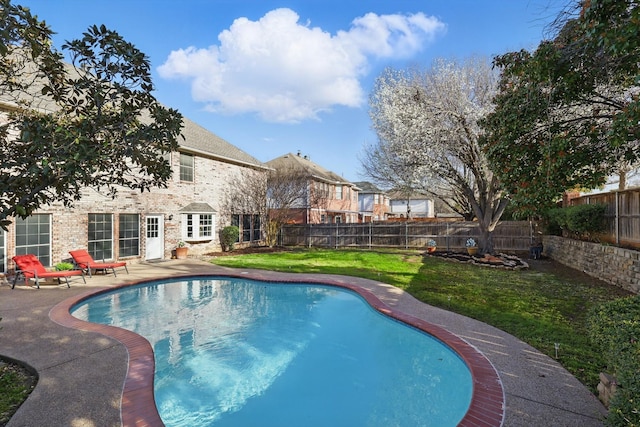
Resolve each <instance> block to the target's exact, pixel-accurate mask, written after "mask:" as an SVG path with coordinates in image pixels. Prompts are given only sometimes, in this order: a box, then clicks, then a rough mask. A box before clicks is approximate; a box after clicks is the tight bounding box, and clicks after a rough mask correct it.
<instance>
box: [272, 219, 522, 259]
mask: <svg viewBox="0 0 640 427" xmlns="http://www.w3.org/2000/svg"><path fill="white" fill-rule="evenodd" d="M479 234H480V232H479V230H478V224H477V223H476V222H472V221H456V222H450V221H443V222H411V221H405V222H391V223H387V222H379V223H378V222H373V223H364V224H306V225H286V226H284V227H283V228H282V230H281V232H280V245H282V246H306V247H323V248H335V249H337V248H361V249H374V248H377V247H385V248H402V249H424V248H426V247H427V246H428V242H429V240H434V241H435V242H436V247H437V250H439V251H465V242H466V241H467V239H468V238H469V237H473V238H474V239H475V240H476V241H478V240H479ZM493 241H494V245H495V249H496V251H498V252H525V251H526V252H528V251H529V249H530V247H531V244H532V241H533V237H532V226H531V224H530V223H529V222H527V221H505V222H502V223H501V224H499V225H498V227H496V230H495V231H494V233H493Z"/></svg>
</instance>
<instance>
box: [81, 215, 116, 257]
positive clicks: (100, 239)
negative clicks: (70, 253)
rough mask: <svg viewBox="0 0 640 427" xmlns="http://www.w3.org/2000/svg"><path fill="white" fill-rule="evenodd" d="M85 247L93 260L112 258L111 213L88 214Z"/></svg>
mask: <svg viewBox="0 0 640 427" xmlns="http://www.w3.org/2000/svg"><path fill="white" fill-rule="evenodd" d="M87 249H88V252H89V253H90V254H91V256H92V257H93V258H94V259H95V260H103V259H104V260H107V259H113V215H111V214H89V227H88V235H87Z"/></svg>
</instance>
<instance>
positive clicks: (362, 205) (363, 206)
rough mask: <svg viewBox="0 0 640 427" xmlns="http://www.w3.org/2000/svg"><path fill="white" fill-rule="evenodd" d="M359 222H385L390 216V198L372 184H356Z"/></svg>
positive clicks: (364, 182)
mask: <svg viewBox="0 0 640 427" xmlns="http://www.w3.org/2000/svg"><path fill="white" fill-rule="evenodd" d="M355 185H356V186H357V187H358V188H359V189H360V191H359V192H358V210H359V211H360V214H359V222H372V221H384V220H386V219H387V218H388V216H389V210H390V208H389V203H390V199H389V196H388V195H387V193H386V192H385V191H382V190H380V189H379V188H378V187H376V186H375V185H373V184H372V183H370V182H366V181H363V182H356V183H355Z"/></svg>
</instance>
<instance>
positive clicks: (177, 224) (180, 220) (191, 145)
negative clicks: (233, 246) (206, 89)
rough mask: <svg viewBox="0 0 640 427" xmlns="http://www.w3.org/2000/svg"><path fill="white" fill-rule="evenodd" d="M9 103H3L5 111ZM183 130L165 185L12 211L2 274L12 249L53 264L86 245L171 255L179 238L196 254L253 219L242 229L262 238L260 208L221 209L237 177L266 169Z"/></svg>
mask: <svg viewBox="0 0 640 427" xmlns="http://www.w3.org/2000/svg"><path fill="white" fill-rule="evenodd" d="M3 107H4V108H3ZM8 108H11V105H7V104H2V103H1V102H0V113H1V111H2V110H7V109H8ZM182 133H183V136H184V139H181V138H180V139H179V142H180V148H179V151H178V152H173V153H171V155H170V159H169V161H170V164H171V165H172V170H173V176H172V178H171V179H170V181H169V182H168V183H167V184H168V185H167V188H156V189H152V191H151V192H144V193H140V192H138V191H132V190H129V189H120V191H119V192H118V195H117V197H116V198H115V199H112V198H111V197H110V196H108V195H103V194H99V193H98V192H96V191H95V190H92V189H86V190H85V191H84V192H83V197H82V199H81V200H79V201H77V202H76V203H75V205H74V207H73V208H66V207H64V206H63V205H62V204H52V205H49V206H46V207H43V208H41V209H39V210H38V211H37V212H36V213H35V214H34V215H32V216H30V217H29V218H26V219H24V220H22V219H20V218H14V219H13V222H12V224H11V225H10V226H9V229H8V231H6V232H5V231H3V230H0V273H4V272H7V271H10V270H11V269H13V263H12V261H11V257H12V256H13V255H14V254H24V253H33V254H35V255H37V256H38V257H39V258H40V260H41V261H42V263H43V264H44V265H45V266H52V265H55V264H56V263H57V262H59V261H61V260H65V259H68V258H69V253H68V252H69V251H70V250H73V249H80V248H87V249H88V250H89V252H90V253H91V254H92V255H93V256H94V258H95V259H100V260H102V259H105V260H127V261H130V262H138V261H142V260H157V259H165V258H170V257H171V256H172V253H173V251H174V249H175V248H176V246H177V245H178V243H179V242H185V244H186V246H188V247H189V250H190V255H198V254H204V253H207V252H210V251H218V250H220V243H219V230H220V229H221V227H224V226H226V225H229V224H231V223H232V222H235V223H239V224H240V226H241V228H242V224H250V225H249V226H250V227H251V228H252V229H251V230H250V231H251V232H250V233H244V236H248V239H249V240H254V239H256V240H257V239H260V236H261V230H260V224H261V220H260V218H259V216H258V215H257V214H256V215H250V216H251V220H250V221H244V220H243V218H242V216H243V215H240V214H238V215H233V214H231V215H228V214H223V213H222V212H221V209H220V206H221V203H222V197H223V194H224V190H225V189H229V188H230V187H231V186H233V182H234V181H235V180H236V179H237V178H238V177H239V176H242V175H244V174H263V173H265V172H266V170H267V168H266V167H265V166H264V165H263V164H262V163H261V162H260V161H258V160H256V159H255V158H254V157H252V156H251V155H249V154H247V153H246V152H244V151H242V150H240V149H239V148H237V147H235V146H233V145H232V144H230V143H229V142H227V141H225V140H223V139H222V138H220V137H218V136H217V135H215V134H213V133H212V132H210V131H208V130H206V129H204V128H203V127H201V126H199V125H197V124H196V123H194V122H192V121H190V120H188V119H186V118H185V119H184V128H183V131H182ZM244 216H246V215H244ZM240 234H241V236H242V235H243V233H242V232H241V233H240ZM241 240H242V239H241ZM245 240H246V239H245ZM241 243H242V242H241ZM244 243H249V242H244Z"/></svg>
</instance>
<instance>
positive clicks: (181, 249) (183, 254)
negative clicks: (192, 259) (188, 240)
mask: <svg viewBox="0 0 640 427" xmlns="http://www.w3.org/2000/svg"><path fill="white" fill-rule="evenodd" d="M188 252H189V248H188V247H187V246H186V245H185V243H184V242H182V241H181V242H179V243H178V247H177V248H176V258H177V259H187V253H188Z"/></svg>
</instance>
